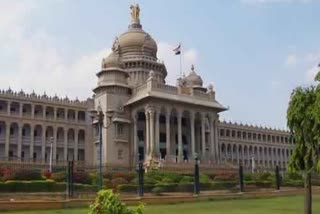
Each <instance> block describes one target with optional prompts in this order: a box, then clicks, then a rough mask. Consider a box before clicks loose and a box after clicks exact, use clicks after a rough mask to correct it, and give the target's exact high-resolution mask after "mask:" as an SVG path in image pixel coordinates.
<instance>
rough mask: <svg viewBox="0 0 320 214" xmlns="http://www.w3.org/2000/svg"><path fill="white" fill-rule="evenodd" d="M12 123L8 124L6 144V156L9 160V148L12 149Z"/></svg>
mask: <svg viewBox="0 0 320 214" xmlns="http://www.w3.org/2000/svg"><path fill="white" fill-rule="evenodd" d="M10 126H11V124H10V123H6V144H5V149H4V156H5V158H6V159H7V160H8V159H9V147H10Z"/></svg>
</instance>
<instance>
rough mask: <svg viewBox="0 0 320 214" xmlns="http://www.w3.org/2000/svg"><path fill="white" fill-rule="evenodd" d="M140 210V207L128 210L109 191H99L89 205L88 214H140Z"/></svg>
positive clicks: (141, 208) (141, 207) (116, 196)
mask: <svg viewBox="0 0 320 214" xmlns="http://www.w3.org/2000/svg"><path fill="white" fill-rule="evenodd" d="M142 210H143V206H142V205H140V206H138V207H137V208H128V207H127V206H126V205H125V204H124V203H121V202H120V200H119V196H118V195H115V194H113V193H112V191H111V190H100V191H99V192H98V193H97V197H96V199H95V201H94V202H93V204H91V205H90V211H89V214H102V213H104V214H142Z"/></svg>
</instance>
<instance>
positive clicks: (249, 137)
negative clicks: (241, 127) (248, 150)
mask: <svg viewBox="0 0 320 214" xmlns="http://www.w3.org/2000/svg"><path fill="white" fill-rule="evenodd" d="M248 139H249V140H251V133H250V132H249V133H248Z"/></svg>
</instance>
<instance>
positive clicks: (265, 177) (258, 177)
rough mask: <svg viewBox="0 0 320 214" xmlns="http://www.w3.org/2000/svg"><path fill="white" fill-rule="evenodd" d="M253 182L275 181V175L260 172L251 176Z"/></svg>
mask: <svg viewBox="0 0 320 214" xmlns="http://www.w3.org/2000/svg"><path fill="white" fill-rule="evenodd" d="M251 177H252V181H274V180H275V174H274V173H271V172H260V173H255V174H252V175H251Z"/></svg>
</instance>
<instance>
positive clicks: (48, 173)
mask: <svg viewBox="0 0 320 214" xmlns="http://www.w3.org/2000/svg"><path fill="white" fill-rule="evenodd" d="M51 175H52V173H51V172H50V170H49V169H45V170H43V171H42V176H43V177H44V178H45V179H50V178H51Z"/></svg>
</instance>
